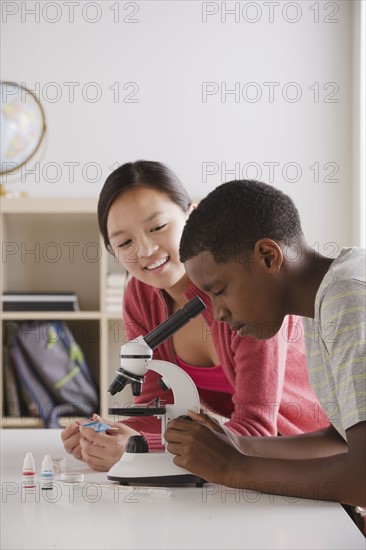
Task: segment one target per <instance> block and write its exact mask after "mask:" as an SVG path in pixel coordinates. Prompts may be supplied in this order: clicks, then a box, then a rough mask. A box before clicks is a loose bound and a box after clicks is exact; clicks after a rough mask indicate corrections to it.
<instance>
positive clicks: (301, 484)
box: [165, 180, 366, 506]
mask: <svg viewBox="0 0 366 550" xmlns="http://www.w3.org/2000/svg"><path fill="white" fill-rule="evenodd" d="M180 257H181V261H182V262H184V264H185V268H186V270H187V273H188V276H189V278H190V279H191V280H192V281H193V283H194V284H195V285H197V287H199V288H200V289H202V290H203V291H204V292H206V293H207V294H208V296H209V297H210V299H211V301H212V304H213V308H214V313H215V318H216V319H217V320H218V321H222V322H225V323H228V325H229V327H228V328H230V330H233V331H237V333H238V334H239V335H240V336H244V335H245V336H252V337H253V338H255V339H267V338H271V337H272V336H273V335H274V334H276V333H277V332H278V331H279V330H280V328H281V325H282V323H283V320H284V317H285V316H286V315H288V314H295V315H300V316H303V317H304V319H303V322H304V331H305V340H306V351H307V360H308V370H309V378H310V382H311V384H312V386H313V388H314V390H315V392H316V394H317V396H318V399H319V402H320V404H321V405H322V407H323V408H324V410H325V411H326V412H327V415H328V417H329V420H330V422H331V425H330V426H329V427H328V428H325V429H323V430H319V431H316V432H312V433H307V434H301V435H296V436H291V437H239V436H236V435H234V434H232V433H230V432H229V431H228V430H225V429H224V428H222V427H221V425H220V424H218V423H216V422H215V421H214V420H213V419H211V418H210V417H209V416H207V415H204V414H195V413H193V412H190V413H189V415H190V416H191V418H192V419H193V420H194V421H195V422H188V421H187V420H173V421H172V422H170V423H169V425H168V428H167V431H166V433H165V438H166V440H167V442H168V450H169V451H170V452H171V453H173V454H175V455H176V457H175V458H174V462H175V464H177V465H178V466H182V467H184V468H186V469H188V470H189V471H191V472H193V473H194V474H196V475H199V476H201V477H202V478H204V479H206V480H207V481H209V482H213V483H220V484H224V485H227V486H229V487H238V488H249V489H253V488H255V489H256V490H259V491H262V492H265V493H274V494H279V495H281V494H285V495H287V496H295V497H303V498H310V499H320V500H333V501H338V502H342V503H348V504H351V505H358V506H366V473H365V470H366V397H365V396H366V392H365V385H366V384H365V383H366V374H365V355H366V354H365V250H361V249H357V248H343V249H342V250H341V251H340V253H339V255H338V257H337V258H336V259H332V258H328V257H325V256H322V255H320V254H318V253H316V252H314V250H312V249H311V248H310V247H309V246H308V244H307V243H306V241H305V238H304V235H303V232H302V229H301V224H300V219H299V215H298V211H297V209H296V207H295V205H294V204H293V202H292V200H291V199H290V198H289V197H288V196H287V195H285V194H283V193H282V192H281V191H279V190H278V189H276V188H274V187H272V186H270V185H267V184H264V183H261V182H257V181H248V180H242V181H231V182H228V183H225V184H222V185H220V186H219V187H218V188H216V189H215V190H214V191H213V192H211V193H210V194H209V195H208V196H207V197H206V198H205V199H203V200H202V201H201V202H200V204H199V205H198V207H197V209H196V210H194V211H193V212H192V214H191V215H190V217H189V219H188V221H187V223H186V226H185V229H184V231H183V236H182V239H181V244H180ZM274 367H275V365H274Z"/></svg>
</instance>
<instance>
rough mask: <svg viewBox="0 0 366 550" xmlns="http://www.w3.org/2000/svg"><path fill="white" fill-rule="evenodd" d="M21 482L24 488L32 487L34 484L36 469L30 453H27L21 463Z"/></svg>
mask: <svg viewBox="0 0 366 550" xmlns="http://www.w3.org/2000/svg"><path fill="white" fill-rule="evenodd" d="M22 483H23V487H24V488H25V489H34V487H35V486H36V469H35V466H34V458H33V455H32V453H27V454H26V455H25V458H24V463H23V475H22Z"/></svg>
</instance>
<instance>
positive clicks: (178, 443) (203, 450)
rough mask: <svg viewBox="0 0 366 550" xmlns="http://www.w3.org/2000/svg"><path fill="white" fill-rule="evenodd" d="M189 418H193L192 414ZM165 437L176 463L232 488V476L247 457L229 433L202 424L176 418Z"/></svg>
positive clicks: (213, 481)
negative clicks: (227, 434) (228, 435)
mask: <svg viewBox="0 0 366 550" xmlns="http://www.w3.org/2000/svg"><path fill="white" fill-rule="evenodd" d="M194 414H197V413H194ZM189 416H190V417H191V418H193V416H192V415H191V411H189ZM199 416H200V415H199ZM164 438H165V440H166V441H167V443H168V446H167V449H168V451H169V452H170V453H172V454H174V455H176V456H175V458H174V464H176V465H177V466H180V467H182V468H186V469H187V470H189V471H190V472H192V473H193V474H195V475H197V476H199V477H202V478H203V479H205V480H206V481H210V482H212V483H219V484H223V485H228V486H233V485H232V484H233V480H232V479H231V478H232V474H233V473H234V472H235V470H236V469H237V468H238V467H240V466H239V465H238V463H240V462H242V461H243V459H244V457H245V455H244V454H243V453H241V452H240V451H239V449H238V448H237V447H236V445H235V444H234V443H233V442H232V441H231V440H230V438H229V437H227V436H226V433H225V434H224V433H219V432H217V431H213V430H212V429H211V428H210V427H208V425H206V424H203V423H200V422H188V421H187V420H178V419H175V420H172V421H171V422H169V424H168V427H167V430H166V432H165V434H164Z"/></svg>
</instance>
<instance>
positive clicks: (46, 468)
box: [42, 455, 53, 473]
mask: <svg viewBox="0 0 366 550" xmlns="http://www.w3.org/2000/svg"><path fill="white" fill-rule="evenodd" d="M42 472H52V473H53V462H52V458H51V457H50V455H45V457H44V459H43V461H42Z"/></svg>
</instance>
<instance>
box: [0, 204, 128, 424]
mask: <svg viewBox="0 0 366 550" xmlns="http://www.w3.org/2000/svg"><path fill="white" fill-rule="evenodd" d="M0 206H1V211H0V224H1V226H0V227H1V240H2V261H1V273H0V279H1V287H0V288H1V292H3V291H12V292H16V291H18V292H19V291H33V292H52V291H53V292H62V291H69V292H75V293H76V294H77V296H78V299H79V305H80V311H71V312H70V311H65V312H60V311H57V312H30V311H26V312H22V311H16V312H10V311H7V312H3V311H2V312H1V316H2V317H1V323H0V331H1V338H3V329H4V324H5V323H6V322H10V321H22V320H24V321H30V320H50V319H53V320H62V321H65V322H66V323H67V324H68V325H69V326H70V328H71V327H77V329H78V330H77V333H84V332H87V330H88V329H90V331H91V332H93V333H95V334H96V335H97V336H96V337H95V338H89V339H88V338H84V339H81V340H80V339H78V343H79V345H80V346H81V348H82V350H83V352H84V354H85V357H86V360H87V362H88V364H89V366H90V368H91V370H92V372H93V375H94V377H95V379H96V381H97V383H98V386H99V388H100V403H101V414H102V416H103V417H104V418H107V417H108V407H110V406H116V397H117V401H118V406H123V404H125V403H127V402H129V401H131V399H132V396H131V392H130V389H129V388H126V389H125V390H124V391H123V392H121V393H120V394H118V396H114V397H113V398H112V397H110V396H109V395H108V394H107V389H108V387H109V384H110V383H111V381H112V379H113V378H114V373H115V370H116V369H117V368H118V366H119V348H120V346H121V344H122V343H123V340H124V337H125V336H124V331H123V322H122V304H121V315H119V314H118V313H108V312H107V310H106V307H105V306H106V295H105V290H106V279H107V274H108V273H110V272H112V273H117V272H122V271H123V268H122V266H121V265H119V264H118V263H116V261H115V259H114V258H113V257H112V256H111V255H110V254H108V253H107V251H106V250H105V249H104V245H103V242H102V239H101V237H100V235H99V229H98V222H97V214H96V212H97V199H95V198H43V197H42V198H36V197H29V198H2V199H1V202H0ZM2 341H3V340H2ZM2 360H3V357H2V354H1V357H0V386H1V392H0V396H1V397H0V399H1V411H2V421H1V427H3V428H7V427H11V428H14V427H21V428H24V427H34V428H37V427H43V424H42V422H41V421H40V420H39V419H37V418H36V419H35V418H32V417H29V418H20V417H19V418H18V417H7V418H6V417H4V416H3V410H4V409H3V388H2V384H3V374H2V362H3V361H2Z"/></svg>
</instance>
